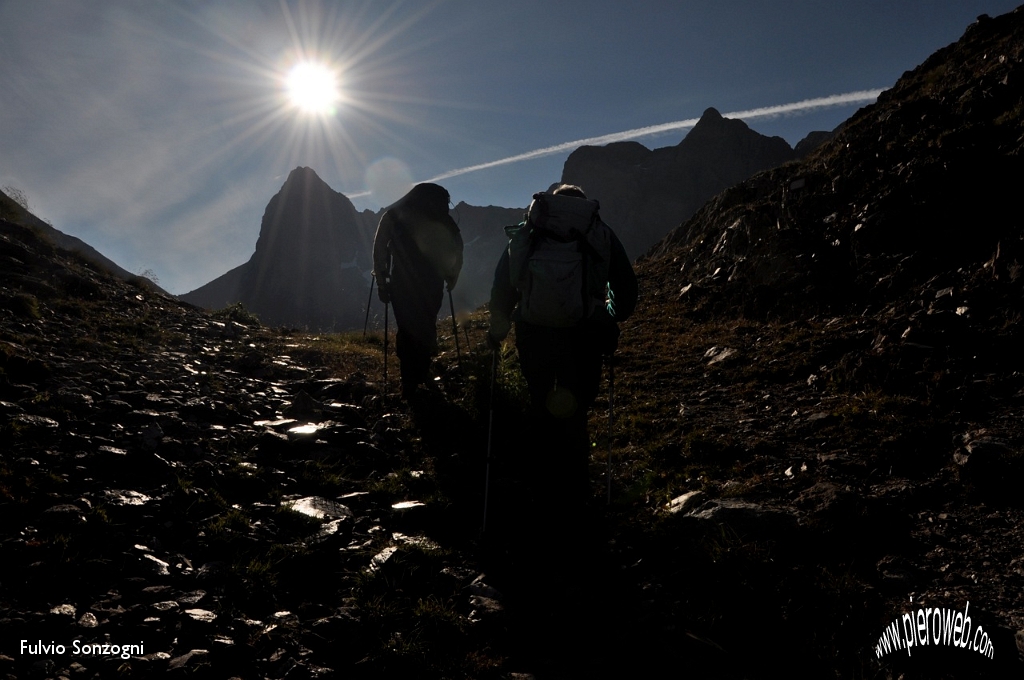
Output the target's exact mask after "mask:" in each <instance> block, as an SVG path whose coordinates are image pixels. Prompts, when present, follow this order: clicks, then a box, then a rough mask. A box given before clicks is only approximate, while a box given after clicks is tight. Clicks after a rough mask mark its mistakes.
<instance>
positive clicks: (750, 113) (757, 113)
mask: <svg viewBox="0 0 1024 680" xmlns="http://www.w3.org/2000/svg"><path fill="white" fill-rule="evenodd" d="M881 93H882V90H860V91H858V92H847V93H845V94H834V95H831V96H828V97H818V98H816V99H805V100H803V101H799V102H793V103H792V104H779V105H778V106H764V107H761V108H759V109H748V110H746V111H732V112H730V113H723V114H722V116H723V117H724V118H739V119H741V120H748V119H752V118H775V117H778V116H784V115H787V114H800V113H806V112H808V111H813V110H815V109H824V108H828V107H830V106H847V105H849V104H867V103H871V102H873V101H875V100H876V99H877V98H878V95H879V94H881ZM699 120H700V119H699V118H687V119H686V120H677V121H675V122H672V123H661V124H660V125H648V126H647V127H641V128H634V129H632V130H625V131H623V132H613V133H611V134H607V135H601V136H599V137H587V138H586V139H577V140H575V141H572V142H563V143H562V144H555V145H554V146H546V147H544V148H543V149H535V150H533V151H527V152H526V153H521V154H518V155H516V156H509V157H507V158H500V159H498V160H496V161H488V162H487V163H479V164H477V165H470V166H467V167H465V168H459V169H457V170H449V171H448V172H445V173H442V174H440V175H437V176H436V177H431V178H430V179H428V180H424V181H426V182H437V181H440V180H442V179H448V178H449V177H457V176H459V175H465V174H468V173H471V172H476V171H478V170H486V169H488V168H496V167H498V166H500V165H509V164H511V163H519V162H521V161H529V160H533V159H534V158H543V157H544V156H551V155H552V154H556V153H561V152H563V151H569V150H570V149H576V148H578V147H581V146H593V145H598V144H611V143H612V142H624V141H626V140H629V139H639V138H641V137H650V136H652V135H659V134H662V133H665V132H672V131H675V130H686V129H688V128H692V127H693V126H694V125H696V124H697V122H698V121H699ZM369 193H370V192H368V191H364V192H361V193H358V194H351V195H350V196H349V198H357V197H361V196H367V195H369Z"/></svg>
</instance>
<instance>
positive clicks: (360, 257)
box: [180, 108, 832, 331]
mask: <svg viewBox="0 0 1024 680" xmlns="http://www.w3.org/2000/svg"><path fill="white" fill-rule="evenodd" d="M831 134H832V133H827V132H816V133H811V135H809V136H808V137H807V138H806V139H805V140H804V141H802V142H801V143H800V144H799V145H798V147H799V149H800V151H796V150H794V149H793V148H791V147H790V146H789V144H788V143H787V142H786V141H785V140H783V139H782V138H780V137H766V136H764V135H761V134H760V133H757V132H755V131H753V130H751V129H750V128H749V127H748V126H747V125H746V124H745V123H744V122H743V121H740V120H733V119H727V118H723V117H722V116H721V114H719V113H718V111H716V110H715V109H713V108H709V109H707V110H706V111H705V112H704V115H703V116H702V117H701V119H700V121H699V122H698V123H697V125H695V126H694V128H693V129H692V130H691V131H690V133H689V134H687V135H686V136H685V137H684V138H683V140H682V141H681V142H680V143H679V144H678V145H676V146H674V147H667V148H661V149H654V150H650V149H647V148H646V147H644V146H643V145H641V144H638V143H636V142H621V143H616V144H610V145H608V146H605V147H592V146H584V147H581V148H579V149H577V150H576V151H574V152H573V153H572V154H570V155H569V157H568V159H567V160H566V162H565V166H564V168H563V172H562V177H561V181H563V182H568V183H571V184H578V185H580V186H582V187H583V188H584V190H585V191H586V192H587V194H588V195H589V196H591V197H593V198H596V199H597V200H598V201H599V202H600V204H601V214H602V217H603V218H604V220H605V221H606V222H607V223H608V224H610V225H611V226H612V227H613V229H615V231H616V233H617V234H618V235H619V238H620V239H621V240H622V242H623V244H624V245H625V247H626V249H627V252H628V253H629V254H630V256H631V257H637V256H639V255H641V254H643V253H644V252H646V251H647V250H648V249H649V248H650V247H651V246H652V245H653V244H655V243H657V242H658V241H659V240H660V239H661V238H663V237H664V236H665V234H667V233H668V232H669V231H671V230H672V229H674V228H675V227H677V226H678V225H679V224H681V223H682V222H683V221H684V220H685V219H686V218H688V217H689V216H690V215H692V214H693V213H694V212H696V211H697V209H698V208H700V207H701V205H703V204H704V203H705V202H706V201H707V200H708V199H710V198H712V197H713V196H715V195H716V194H718V193H719V192H721V191H722V190H724V189H726V188H728V187H730V186H732V185H733V184H735V183H737V182H740V181H743V180H744V179H747V178H748V177H750V176H751V175H753V174H755V173H756V172H758V171H760V170H763V169H766V168H772V167H776V166H778V165H781V164H783V163H786V162H788V161H791V160H793V159H795V158H797V157H798V156H799V155H800V154H801V153H806V152H807V151H809V150H810V149H812V148H813V147H814V146H815V145H817V144H820V143H822V142H823V141H825V140H827V139H828V138H830V137H831ZM543 189H544V186H538V191H540V190H543ZM525 198H528V197H525ZM382 214H383V210H380V211H378V212H376V213H374V212H372V211H369V210H364V211H362V212H357V211H356V210H355V207H354V206H353V205H352V203H351V201H349V200H348V199H347V198H346V197H345V196H343V195H342V194H340V193H338V192H336V191H334V190H333V189H331V188H330V187H329V186H328V185H327V184H326V183H325V182H324V181H323V180H322V179H320V177H318V176H317V174H316V172H314V171H313V170H312V169H311V168H296V169H295V170H293V171H292V173H291V174H290V175H289V176H288V179H287V180H286V181H285V183H284V185H283V186H282V187H281V190H280V191H279V192H278V194H277V195H275V196H274V197H273V198H272V199H271V201H270V203H269V204H268V205H267V208H266V211H265V213H264V216H263V222H262V225H261V228H260V236H259V240H258V241H257V244H256V252H255V253H254V254H253V256H252V258H251V259H250V260H249V261H248V262H246V263H245V264H243V265H241V266H239V267H236V268H235V269H232V270H231V271H229V272H227V273H225V274H223V275H222V276H220V277H218V278H217V279H215V280H213V281H211V282H210V283H208V284H206V285H204V286H202V287H200V288H197V289H196V290H193V291H191V292H189V293H186V294H184V295H182V296H180V298H181V299H182V300H185V301H186V302H190V303H192V304H195V305H199V306H201V307H206V308H210V309H220V308H223V307H226V306H228V305H231V304H235V303H238V302H240V303H242V304H243V305H244V306H245V307H246V308H247V309H249V311H252V312H254V313H256V314H257V315H258V316H259V317H260V319H261V320H262V321H263V322H264V323H267V324H270V325H288V326H293V327H297V328H307V329H314V330H325V331H341V330H350V329H353V328H358V327H360V326H361V325H362V324H363V323H364V320H365V318H366V304H367V300H368V299H369V300H370V304H371V306H377V307H379V303H377V302H376V301H375V300H376V299H375V297H371V296H369V295H368V293H369V289H370V286H371V278H370V271H371V269H372V251H373V235H374V233H375V231H376V226H377V222H378V221H379V219H380V216H381V215H382ZM452 214H453V217H455V218H456V221H457V222H458V223H459V228H460V229H461V231H462V237H463V241H464V242H465V244H466V252H465V265H464V268H463V273H462V276H461V278H460V280H459V283H458V285H457V286H456V288H455V290H454V292H453V298H454V302H455V305H456V308H457V309H458V310H459V311H467V310H472V309H475V308H477V307H479V306H480V305H482V304H484V303H486V302H487V300H488V298H489V297H490V288H491V283H492V278H493V275H494V267H495V264H496V263H497V261H498V258H499V257H500V255H501V251H502V248H504V247H505V244H506V236H505V233H504V231H503V229H502V227H504V226H507V225H510V224H516V223H518V222H520V221H521V220H522V219H523V214H524V209H522V208H502V207H496V206H488V207H479V206H471V205H469V204H467V203H465V202H460V203H459V204H458V205H457V206H456V207H455V208H454V210H453V211H452ZM449 309H450V308H449V307H448V306H447V305H445V307H444V309H443V311H444V312H447V311H449ZM380 311H381V309H377V313H379V312H380Z"/></svg>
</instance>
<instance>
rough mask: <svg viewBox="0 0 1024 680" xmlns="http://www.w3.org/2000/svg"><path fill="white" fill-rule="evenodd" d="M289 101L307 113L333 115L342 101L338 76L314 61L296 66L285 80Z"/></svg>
mask: <svg viewBox="0 0 1024 680" xmlns="http://www.w3.org/2000/svg"><path fill="white" fill-rule="evenodd" d="M285 86H286V88H287V90H288V99H289V100H290V101H291V102H292V104H294V105H295V106H296V107H298V108H299V109H301V110H302V111H305V112H307V113H333V112H334V110H335V105H336V104H337V103H338V101H339V100H340V99H341V93H340V91H339V89H338V74H337V72H335V71H334V69H332V68H330V67H328V66H325V65H324V64H320V63H317V62H312V61H305V62H302V63H299V64H296V65H295V66H294V67H292V70H291V71H289V72H288V76H287V77H286V78H285Z"/></svg>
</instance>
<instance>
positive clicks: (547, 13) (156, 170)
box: [0, 0, 1015, 293]
mask: <svg viewBox="0 0 1024 680" xmlns="http://www.w3.org/2000/svg"><path fill="white" fill-rule="evenodd" d="M1014 7H1015V3H1014V2H1010V1H1003V0H934V1H931V2H923V1H921V2H918V1H912V0H887V1H881V0H879V1H875V0H870V1H866V0H865V1H861V2H844V1H842V0H836V1H834V2H821V1H820V0H807V1H805V0H785V1H783V0H760V1H758V0H719V1H718V2H696V1H687V0H676V1H675V2H670V1H653V0H652V1H646V2H645V1H644V0H632V1H622V2H610V1H609V2H598V1H588V2H584V1H582V0H563V1H562V2H557V3H552V2H550V1H540V0H523V1H516V0H448V1H444V0H441V1H436V2H411V1H410V2H390V1H389V0H365V1H359V2H355V1H352V2H344V1H339V2H327V1H324V2H294V1H277V0H267V1H259V0H244V1H243V0H218V1H217V2H202V1H199V0H167V1H163V2H157V1H153V0H103V1H100V0H91V1H90V0H83V1H81V2H71V1H70V0H32V1H31V2H30V1H28V0H0V186H14V187H17V188H18V189H20V190H21V191H23V192H24V193H25V195H27V197H28V199H29V203H30V207H31V208H32V209H33V211H34V212H35V213H36V214H37V215H39V216H40V217H42V218H44V219H47V220H49V221H50V222H52V223H53V225H54V226H55V227H57V228H58V229H60V230H62V231H64V232H66V233H69V234H72V235H74V236H78V237H79V238H82V239H83V240H85V241H86V242H88V243H90V244H91V245H93V246H94V247H96V248H97V249H99V250H100V251H101V252H103V253H104V254H105V255H107V256H108V257H110V258H111V259H113V260H114V261H116V262H117V263H118V264H120V265H121V266H123V267H124V268H126V269H129V270H131V271H135V272H142V271H145V270H150V271H152V272H154V273H155V274H156V276H157V277H158V279H159V282H160V284H161V285H162V286H163V287H164V288H166V289H167V290H169V291H171V292H173V293H184V292H187V291H189V290H192V289H194V288H196V287H198V286H200V285H202V284H204V283H206V282H208V281H210V280H211V279H213V278H215V277H217V276H219V275H221V274H223V273H224V272H225V271H227V270H228V269H230V268H232V267H235V266H237V265H239V264H241V263H243V262H245V261H246V260H247V259H248V258H249V257H250V256H251V254H252V252H253V250H254V248H255V244H256V238H257V236H258V234H259V227H260V220H261V218H262V215H263V210H264V208H265V207H266V204H267V202H268V201H269V200H270V198H271V196H273V195H274V194H275V193H276V192H277V191H278V189H280V187H281V184H282V183H283V182H284V180H285V178H286V177H287V175H288V173H289V171H291V170H292V169H293V168H295V167H296V166H299V165H305V166H310V167H312V168H313V169H314V170H316V172H317V173H318V174H319V175H320V176H321V177H322V178H323V179H324V180H325V181H326V182H327V183H328V184H330V185H331V186H332V187H333V188H334V189H336V190H338V191H341V192H342V193H345V194H346V195H348V196H350V197H353V201H354V203H355V204H356V206H357V208H360V209H362V208H371V209H376V208H377V207H379V206H380V205H381V204H382V203H383V204H386V203H388V202H390V201H391V200H393V199H394V198H395V197H396V196H395V195H394V192H396V191H399V190H400V187H403V186H404V185H405V184H404V183H406V182H412V181H424V180H428V179H432V178H436V177H442V176H447V175H451V173H452V171H459V170H463V169H466V168H472V167H475V166H478V165H487V164H490V163H492V162H493V161H498V160H502V159H510V158H516V157H519V156H522V155H530V153H531V152H533V151H535V150H538V149H548V148H551V147H556V148H559V151H557V152H550V153H544V154H537V155H536V157H531V158H530V159H529V160H521V161H516V162H511V161H509V162H504V163H500V164H498V165H495V166H493V167H488V168H486V169H483V170H476V171H471V172H462V173H456V174H454V175H453V176H447V177H446V178H445V179H443V180H441V183H442V184H444V185H445V186H446V187H448V189H449V191H450V192H451V194H452V198H453V200H454V201H456V202H458V201H466V202H467V203H470V204H473V205H502V206H506V207H517V206H525V205H526V204H527V203H528V202H529V198H530V195H531V194H532V193H533V192H534V191H537V190H539V189H543V188H545V187H547V186H548V184H550V183H551V182H553V181H556V180H557V179H558V177H559V175H560V174H561V167H562V163H563V162H564V160H565V158H566V156H567V155H568V153H569V150H567V149H565V148H562V147H563V146H564V145H567V144H568V143H569V142H573V141H576V140H582V139H590V138H608V139H610V138H615V135H616V133H621V132H623V131H629V130H636V129H641V128H648V127H650V126H657V125H661V124H665V123H673V122H675V123H679V124H678V125H676V126H668V127H669V128H671V129H669V130H667V131H662V132H660V133H659V134H648V135H646V136H643V137H640V138H639V139H638V140H639V141H640V142H641V143H643V144H645V145H646V146H648V147H650V148H657V147H662V146H670V145H674V144H677V143H678V142H679V141H680V140H681V139H682V138H683V136H684V135H685V134H686V131H687V129H686V125H685V124H686V122H687V121H692V120H694V119H696V118H699V116H700V115H701V113H702V112H703V111H704V109H706V108H707V107H711V106H713V107H715V108H716V109H718V110H719V111H721V112H722V113H729V112H741V111H754V110H758V109H763V108H765V107H773V106H781V105H788V104H794V103H799V102H806V101H808V100H819V99H823V98H827V97H829V96H831V95H839V94H849V93H864V92H874V91H877V90H880V89H885V88H887V87H890V86H891V85H893V84H894V83H895V82H896V80H897V79H898V78H899V76H900V75H901V74H902V73H903V72H904V71H907V70H910V69H912V68H914V67H915V66H917V65H918V64H920V63H921V62H922V61H923V60H924V59H926V58H927V57H928V56H929V55H930V54H931V53H933V52H934V51H935V50H937V49H939V48H941V47H943V46H945V45H947V44H949V43H951V42H953V41H955V40H957V39H958V38H959V37H960V36H961V35H962V34H963V32H964V30H965V29H966V27H967V26H968V25H969V24H970V23H971V22H973V21H974V19H975V17H976V16H977V15H979V14H982V13H987V14H990V15H993V16H995V15H998V14H1002V13H1005V12H1007V11H1010V10H1012V9H1013V8H1014ZM310 59H311V60H315V61H318V62H321V63H323V64H326V65H327V66H328V67H329V68H330V69H332V70H333V71H334V72H335V73H336V74H337V77H338V91H339V97H340V98H339V100H338V102H337V103H336V104H335V105H334V107H333V110H332V111H330V112H327V113H309V112H305V111H303V110H301V109H298V108H296V107H295V106H294V105H293V104H292V102H291V101H290V100H289V97H288V94H287V88H286V75H287V73H288V72H289V70H290V68H291V67H292V66H293V65H295V64H296V63H298V62H300V61H303V60H310ZM853 99H854V103H848V104H845V105H838V106H807V105H798V106H795V107H793V108H794V110H792V111H790V112H788V113H787V114H785V115H776V116H760V117H751V118H749V119H747V122H748V124H749V125H750V126H751V127H752V128H753V129H755V130H757V131H759V132H761V133H763V134H767V135H779V136H781V137H783V138H785V139H786V140H787V141H788V142H789V143H790V144H795V143H796V142H797V141H799V140H800V139H801V138H802V137H803V136H804V135H806V134H807V133H808V132H810V131H812V130H829V129H832V128H834V127H835V126H836V125H838V124H839V123H840V122H842V121H843V120H845V119H846V118H848V117H849V116H850V115H851V114H852V113H853V112H854V111H855V110H856V109H857V108H858V107H859V106H861V105H863V103H864V101H866V100H867V99H869V95H863V94H862V95H859V96H857V97H853ZM606 136H611V137H606ZM627 136H628V135H627ZM569 146H570V147H571V145H569ZM367 192H369V193H367ZM597 198H600V197H597ZM613 226H614V225H613Z"/></svg>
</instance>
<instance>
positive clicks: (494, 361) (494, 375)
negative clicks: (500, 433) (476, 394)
mask: <svg viewBox="0 0 1024 680" xmlns="http://www.w3.org/2000/svg"><path fill="white" fill-rule="evenodd" d="M497 382H498V350H497V349H493V350H491V406H490V413H489V414H488V416H487V461H486V465H485V467H484V522H483V526H482V527H481V529H480V533H486V532H487V503H488V501H489V500H490V494H491V452H492V449H491V446H492V443H493V441H494V386H495V384H496V383H497Z"/></svg>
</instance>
